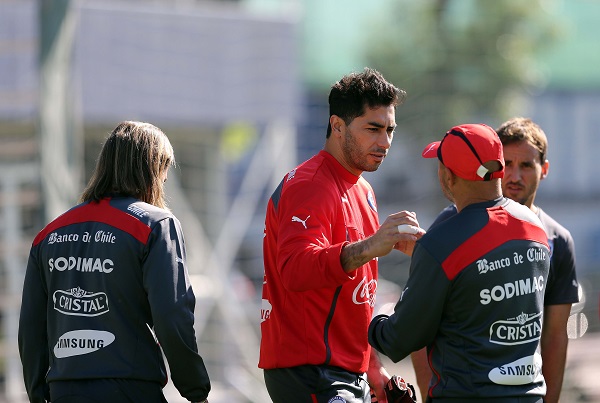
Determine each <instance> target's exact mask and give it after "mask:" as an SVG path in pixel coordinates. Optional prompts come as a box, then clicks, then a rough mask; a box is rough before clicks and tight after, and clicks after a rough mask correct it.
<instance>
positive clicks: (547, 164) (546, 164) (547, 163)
mask: <svg viewBox="0 0 600 403" xmlns="http://www.w3.org/2000/svg"><path fill="white" fill-rule="evenodd" d="M549 170H550V161H548V160H546V161H544V163H543V164H542V176H541V178H540V179H546V176H548V171H549Z"/></svg>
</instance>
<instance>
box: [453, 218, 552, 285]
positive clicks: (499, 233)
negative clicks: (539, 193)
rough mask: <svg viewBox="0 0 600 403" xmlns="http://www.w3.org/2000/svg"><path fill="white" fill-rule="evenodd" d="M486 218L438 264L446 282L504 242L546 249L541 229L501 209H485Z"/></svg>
mask: <svg viewBox="0 0 600 403" xmlns="http://www.w3.org/2000/svg"><path fill="white" fill-rule="evenodd" d="M488 216H489V221H488V223H487V224H486V225H485V226H484V227H483V228H482V229H481V230H479V231H478V232H477V233H475V234H474V235H473V236H472V237H470V238H469V239H467V240H466V241H465V242H463V243H462V244H461V245H460V246H459V247H458V248H456V249H455V250H454V252H452V253H451V254H450V255H449V256H448V257H447V258H446V259H445V260H444V261H443V262H442V268H443V269H444V272H445V273H446V277H448V279H449V280H453V279H454V278H455V277H456V276H457V275H458V274H459V273H460V272H461V271H462V270H463V269H464V268H465V267H467V266H468V265H469V264H471V263H473V261H475V259H477V258H479V257H481V256H483V255H485V254H486V253H488V252H489V251H491V250H493V249H495V248H497V247H498V246H500V245H502V244H503V243H505V242H507V241H512V240H516V239H521V240H529V241H534V242H538V243H541V244H543V245H545V246H546V247H548V237H547V236H546V231H544V229H543V228H541V227H539V226H537V225H535V224H533V223H531V222H529V221H525V220H521V219H519V218H515V217H514V216H511V215H510V214H509V213H508V212H507V211H506V210H505V209H503V208H502V207H501V206H498V207H492V208H489V209H488ZM482 239H485V240H486V242H481V240H482Z"/></svg>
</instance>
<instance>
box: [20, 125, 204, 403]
mask: <svg viewBox="0 0 600 403" xmlns="http://www.w3.org/2000/svg"><path fill="white" fill-rule="evenodd" d="M174 164H175V157H174V154H173V148H172V146H171V144H170V142H169V140H168V138H167V136H166V135H165V134H164V133H163V132H162V131H161V130H160V129H159V128H157V127H155V126H153V125H151V124H149V123H142V122H129V121H127V122H122V123H120V124H119V125H118V126H117V127H116V128H115V129H114V130H113V132H112V133H111V134H110V136H109V137H108V139H107V140H106V142H105V144H104V146H103V148H102V151H101V152H100V156H99V158H98V161H97V165H96V168H95V170H94V173H93V175H92V177H91V179H90V181H89V184H88V185H87V187H86V188H85V190H84V191H83V194H82V196H81V200H80V202H81V203H80V204H78V205H77V206H75V207H73V208H71V209H70V210H68V211H67V212H65V213H64V214H62V215H61V216H59V217H58V218H56V219H55V220H53V221H52V222H51V223H49V224H48V225H47V226H46V227H45V228H44V229H43V230H42V231H40V233H39V234H38V235H37V236H36V237H35V239H34V241H33V244H32V247H31V252H30V255H29V261H28V264H27V271H26V275H25V283H24V287H23V299H22V304H21V315H20V322H19V352H20V355H21V361H22V363H23V375H24V380H25V386H26V389H27V394H28V395H29V399H30V401H31V402H36V403H37V402H40V403H41V402H45V401H46V400H49V401H52V402H60V403H80V402H113V403H119V402H132V401H136V402H137V401H143V402H166V399H165V397H164V395H163V392H162V388H163V387H164V386H165V384H166V383H167V373H166V367H165V363H164V361H163V353H164V356H165V357H166V359H167V361H168V363H169V368H170V371H171V378H172V380H173V383H174V385H175V387H176V388H177V389H178V390H179V392H180V393H181V395H182V396H183V397H185V398H186V399H188V400H189V401H193V402H199V401H205V400H206V399H207V396H208V393H209V391H210V381H209V377H208V373H207V371H206V368H205V366H204V362H203V360H202V358H201V357H200V355H199V354H198V349H197V344H196V338H195V333H194V327H193V324H194V306H195V296H194V293H193V291H192V288H191V286H190V282H189V277H188V271H187V267H186V250H185V243H184V239H183V233H182V229H181V225H180V223H179V221H178V220H177V218H176V217H175V216H174V215H173V214H172V213H171V212H170V211H169V210H168V209H167V206H166V202H165V195H164V188H163V187H164V182H165V181H166V180H167V174H168V170H169V167H171V166H172V165H174ZM159 343H160V344H159Z"/></svg>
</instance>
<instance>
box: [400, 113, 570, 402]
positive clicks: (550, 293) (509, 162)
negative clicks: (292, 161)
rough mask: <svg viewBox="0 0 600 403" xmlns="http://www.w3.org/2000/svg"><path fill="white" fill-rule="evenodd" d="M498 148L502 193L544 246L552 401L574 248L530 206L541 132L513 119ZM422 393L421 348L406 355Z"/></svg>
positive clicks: (501, 131) (541, 156)
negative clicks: (537, 227)
mask: <svg viewBox="0 0 600 403" xmlns="http://www.w3.org/2000/svg"><path fill="white" fill-rule="evenodd" d="M496 132H497V133H498V137H499V138H500V141H501V142H502V145H503V153H504V160H505V164H506V168H505V174H504V177H503V178H502V193H503V194H504V196H506V197H508V198H510V199H513V200H515V201H517V202H519V203H521V204H523V205H525V206H527V207H529V208H530V209H531V211H533V212H534V213H535V214H536V215H537V216H538V217H539V218H540V221H541V222H542V224H543V226H544V228H545V229H546V234H547V236H548V244H549V246H550V254H551V256H550V272H549V274H548V282H547V284H546V287H545V292H544V326H543V329H542V336H541V339H540V351H541V355H542V360H543V363H544V365H543V366H542V373H543V375H544V380H545V381H546V396H544V403H557V402H558V401H559V399H560V393H561V387H562V382H563V375H564V369H565V362H566V356H567V346H568V340H569V339H568V336H567V320H568V319H569V314H570V312H571V305H572V304H573V303H575V302H578V301H579V297H578V287H579V284H578V281H577V274H576V269H575V266H576V264H575V260H576V259H575V244H574V241H573V237H572V236H571V233H570V232H569V231H568V230H567V229H566V228H565V227H563V226H562V225H560V224H559V223H558V222H556V221H555V220H554V219H553V218H552V217H550V216H549V215H548V214H547V213H546V212H544V211H543V210H542V209H541V208H540V207H538V206H537V205H536V204H534V201H535V199H536V194H537V190H538V187H539V185H540V182H541V181H542V180H543V179H545V178H546V176H547V175H548V170H549V165H550V164H549V162H548V160H547V159H546V157H547V155H548V139H547V138H546V134H545V133H544V131H543V130H542V128H541V127H540V126H539V125H538V124H536V123H535V122H533V121H532V120H531V119H529V118H523V117H515V118H512V119H509V120H507V121H505V122H504V123H502V124H501V125H500V126H499V127H498V128H497V129H496ZM456 213H457V212H456V206H455V205H454V204H451V205H450V206H448V207H446V208H445V209H444V210H442V212H441V213H440V214H439V215H438V217H437V218H436V219H435V221H434V222H433V224H431V227H433V226H435V225H437V224H438V223H440V222H442V221H444V220H446V219H448V218H449V217H452V216H454V215H455V214H456ZM411 358H412V361H413V365H414V368H415V372H416V374H417V380H418V383H419V386H420V389H421V393H422V394H424V395H425V394H426V393H427V389H428V388H429V380H430V379H431V375H432V373H431V369H430V368H429V365H428V363H427V357H426V352H425V349H423V350H421V351H419V352H417V353H413V354H411Z"/></svg>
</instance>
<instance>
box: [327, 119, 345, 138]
mask: <svg viewBox="0 0 600 403" xmlns="http://www.w3.org/2000/svg"><path fill="white" fill-rule="evenodd" d="M329 124H330V125H331V133H332V134H333V135H336V136H339V135H341V134H342V131H343V129H344V128H345V126H346V123H345V122H344V119H342V118H340V117H339V116H338V115H331V116H330V117H329Z"/></svg>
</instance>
